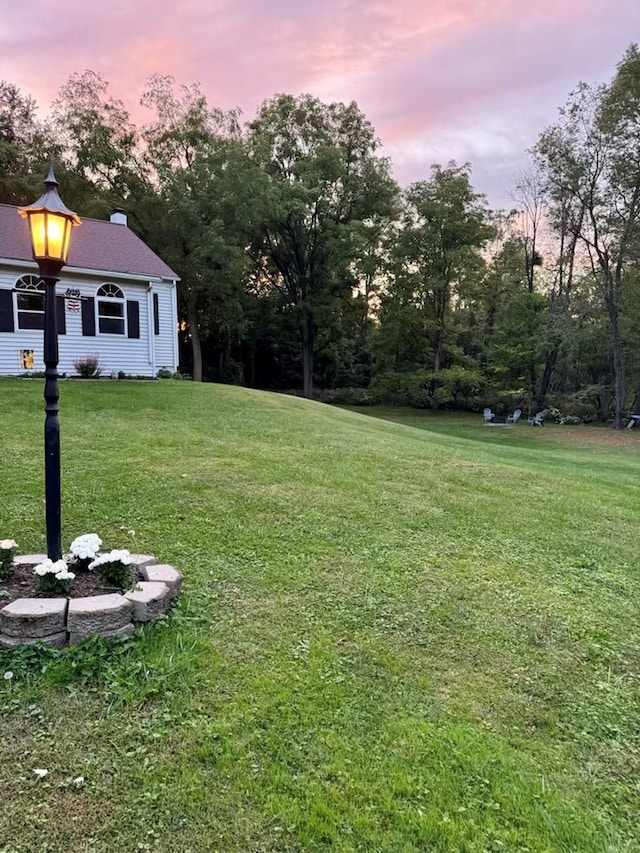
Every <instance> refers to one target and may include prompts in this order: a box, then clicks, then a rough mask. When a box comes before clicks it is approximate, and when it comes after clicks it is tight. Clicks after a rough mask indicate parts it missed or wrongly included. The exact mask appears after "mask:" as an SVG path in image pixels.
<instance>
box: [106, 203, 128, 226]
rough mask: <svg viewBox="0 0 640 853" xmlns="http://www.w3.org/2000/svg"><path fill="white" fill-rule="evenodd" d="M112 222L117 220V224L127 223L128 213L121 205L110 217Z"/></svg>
mask: <svg viewBox="0 0 640 853" xmlns="http://www.w3.org/2000/svg"><path fill="white" fill-rule="evenodd" d="M109 221H110V222H115V223H116V224H117V225H126V224H127V214H126V213H125V212H124V210H122V208H120V207H115V208H114V210H113V213H112V214H111V216H110V217H109Z"/></svg>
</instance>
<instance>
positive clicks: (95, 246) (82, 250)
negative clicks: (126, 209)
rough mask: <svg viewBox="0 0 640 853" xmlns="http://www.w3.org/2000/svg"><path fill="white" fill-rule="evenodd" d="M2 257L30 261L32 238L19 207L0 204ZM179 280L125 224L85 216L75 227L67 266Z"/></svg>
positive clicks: (0, 247)
mask: <svg viewBox="0 0 640 853" xmlns="http://www.w3.org/2000/svg"><path fill="white" fill-rule="evenodd" d="M0 258H6V259H11V260H16V261H31V260H32V259H33V256H32V254H31V240H30V239H29V228H28V226H27V223H26V221H25V220H24V219H23V218H22V217H21V216H20V215H19V214H18V208H17V207H14V206H13V205H10V204H0ZM73 267H76V268H77V269H89V270H99V271H105V272H118V273H132V274H133V275H144V276H146V275H148V276H151V277H154V278H155V277H156V276H157V277H160V278H171V279H177V278H178V276H177V275H176V273H174V271H173V270H172V269H171V268H170V267H168V266H167V264H165V262H164V261H163V260H162V259H161V258H159V257H158V255H156V253H155V252H153V251H152V250H151V249H150V248H149V247H148V246H147V244H146V243H145V242H143V241H142V240H141V239H140V237H138V236H137V235H136V234H134V233H133V231H131V230H130V229H129V228H128V227H127V226H126V225H120V224H118V223H116V222H106V221H105V220H102V219H83V220H82V222H81V224H80V225H79V226H78V227H77V228H74V229H73V234H72V235H71V247H70V248H69V260H68V262H67V264H66V268H73Z"/></svg>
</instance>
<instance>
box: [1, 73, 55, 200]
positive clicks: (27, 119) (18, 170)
mask: <svg viewBox="0 0 640 853" xmlns="http://www.w3.org/2000/svg"><path fill="white" fill-rule="evenodd" d="M43 148H44V132H43V128H42V125H41V124H40V123H39V122H38V121H37V119H36V103H35V101H34V100H33V98H31V97H30V96H28V95H23V94H22V93H21V92H20V90H19V89H18V87H17V86H14V85H13V84H12V83H7V82H6V81H4V80H0V202H1V203H3V204H26V203H27V202H29V201H31V200H32V199H33V198H34V197H35V196H34V193H36V194H37V191H38V190H39V189H40V184H41V183H42V179H43V177H44V174H45V172H44V169H43V167H44V150H43Z"/></svg>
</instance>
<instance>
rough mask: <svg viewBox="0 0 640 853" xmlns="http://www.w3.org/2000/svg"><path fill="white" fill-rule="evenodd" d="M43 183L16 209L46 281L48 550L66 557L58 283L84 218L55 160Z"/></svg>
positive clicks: (45, 355)
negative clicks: (61, 184)
mask: <svg viewBox="0 0 640 853" xmlns="http://www.w3.org/2000/svg"><path fill="white" fill-rule="evenodd" d="M44 184H45V187H46V190H45V192H44V194H43V195H42V196H40V198H39V199H38V200H37V201H34V203H33V204H30V205H28V206H27V207H21V208H19V209H18V213H19V214H20V216H23V217H26V219H27V220H28V222H29V230H30V232H31V247H32V250H33V258H34V260H35V261H36V262H37V264H38V267H39V269H40V277H41V278H42V281H43V282H44V364H45V371H44V400H45V405H44V410H45V420H44V492H45V515H46V524H47V556H49V557H50V558H51V559H52V560H54V561H55V560H59V559H60V558H61V557H62V528H61V521H60V517H61V513H60V421H59V420H58V396H59V394H58V330H57V328H56V283H57V282H58V281H59V275H60V270H61V269H62V267H63V266H64V265H65V264H66V262H67V255H68V253H69V241H70V238H71V228H72V227H73V226H74V225H79V224H80V218H79V217H78V215H77V214H76V213H74V212H73V211H72V210H69V208H68V207H67V206H66V205H65V204H64V203H63V201H62V199H61V198H60V196H59V195H58V189H57V187H58V182H57V181H56V178H55V175H54V174H53V166H52V167H51V168H50V169H49V174H48V175H47V177H46V179H45V182H44Z"/></svg>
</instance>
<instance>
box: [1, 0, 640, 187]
mask: <svg viewBox="0 0 640 853" xmlns="http://www.w3.org/2000/svg"><path fill="white" fill-rule="evenodd" d="M5 18H6V20H5V21H4V22H3V27H2V29H1V30H0V51H1V52H0V56H2V64H1V65H0V77H2V78H4V79H7V80H10V81H11V82H13V83H16V84H17V85H18V86H20V88H21V89H22V90H23V91H24V92H25V93H29V94H32V95H33V96H34V97H35V98H36V99H37V100H38V102H39V104H40V105H41V107H42V109H43V110H44V111H46V110H47V108H48V106H49V104H50V102H51V101H52V99H53V98H54V97H55V94H56V92H57V90H58V88H59V87H60V86H61V85H62V83H63V82H64V81H65V80H66V79H67V78H68V77H69V75H70V74H71V73H73V72H77V71H83V70H85V69H86V68H90V69H92V70H94V71H97V72H99V73H101V74H102V75H103V76H104V77H105V78H106V79H107V80H109V81H110V91H111V93H112V95H114V96H115V97H120V98H122V99H123V100H124V101H125V103H126V105H127V106H128V108H129V109H130V110H131V112H132V114H133V115H134V117H135V118H136V120H138V121H146V120H147V119H148V115H147V114H146V113H145V111H142V110H141V109H140V108H139V106H138V101H139V97H140V95H141V93H142V90H143V88H144V82H145V78H146V77H148V76H149V75H150V74H152V73H154V72H160V73H164V74H172V75H173V76H174V77H175V78H176V80H177V81H178V82H183V83H191V82H195V81H198V82H200V83H201V85H202V89H203V91H204V92H205V94H206V95H207V97H208V99H209V101H210V103H211V104H212V105H215V106H220V107H223V108H231V107H237V106H240V107H242V109H243V111H244V114H245V117H247V118H250V117H252V116H253V114H254V113H255V110H256V109H257V107H258V106H259V104H260V103H261V102H262V101H263V100H265V99H267V98H269V97H271V96H272V95H273V94H275V93H276V92H290V93H293V94H298V93H300V92H311V93H313V94H317V95H318V96H319V97H322V98H324V99H326V100H330V99H338V100H346V101H350V100H356V101H357V102H358V103H359V105H360V107H361V108H362V109H363V111H364V112H365V113H366V114H367V116H368V117H369V118H370V120H371V121H372V123H373V124H374V126H375V127H376V130H377V133H378V135H379V136H380V137H381V138H382V140H383V142H384V143H385V151H386V152H387V153H389V154H392V155H393V158H394V162H396V173H397V174H398V176H399V177H401V179H402V180H403V181H406V180H415V179H417V178H419V177H424V176H425V175H426V173H427V171H428V164H429V163H430V162H431V160H430V158H431V157H432V156H434V155H436V154H440V153H442V152H445V151H446V152H449V153H450V156H452V157H455V159H458V160H459V161H460V162H463V161H464V160H465V159H468V157H467V155H469V157H471V158H472V159H474V164H475V159H477V158H479V159H480V163H479V172H480V173H481V174H485V175H487V180H488V182H489V189H490V190H491V182H493V186H495V187H497V183H498V181H499V180H502V178H501V177H500V176H499V175H498V174H497V172H500V168H498V169H496V168H491V167H490V161H491V156H492V150H493V151H494V156H495V157H497V158H501V161H502V162H503V163H506V162H507V161H509V162H511V161H512V159H513V160H517V157H518V156H520V157H522V150H523V148H524V147H526V146H527V145H530V144H532V143H533V142H534V141H535V138H536V136H537V134H538V133H539V132H540V131H541V130H542V129H543V128H544V126H545V125H546V124H548V123H549V122H551V121H553V119H554V118H555V115H556V108H557V107H558V106H560V105H561V104H562V103H563V102H564V101H565V100H566V97H567V94H568V92H569V91H570V89H571V88H573V87H574V86H575V85H576V84H577V82H578V81H579V80H581V79H589V80H597V81H604V80H607V79H609V78H610V77H611V75H612V73H613V71H614V70H615V64H616V62H617V61H618V60H619V59H620V58H621V57H622V54H623V52H624V50H625V49H626V47H627V44H628V41H629V40H630V38H631V37H632V36H633V34H634V33H637V32H639V31H640V4H637V3H631V2H630V0H609V2H608V3H607V4H603V3H600V2H596V0H537V2H535V3H533V2H532V3H528V4H526V6H523V3H522V0H430V2H429V0H325V2H324V3H322V4H320V3H318V2H317V0H296V2H294V0H271V2H269V3H265V2H264V0H183V2H181V3H173V4H169V3H166V2H164V3H163V2H162V0H154V2H152V0H136V2H135V3H132V2H130V0H112V2H111V4H110V6H109V12H108V14H105V10H104V7H100V6H96V5H94V4H89V3H86V4H79V3H77V0H61V2H60V3H58V4H56V5H52V4H50V3H49V2H47V0H30V2H29V3H22V4H21V5H15V6H14V7H13V8H12V11H11V15H10V16H8V15H5ZM43 57H46V61H45V60H43ZM491 140H493V142H492V141H491ZM492 145H493V149H492ZM491 191H492V190H491Z"/></svg>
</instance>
